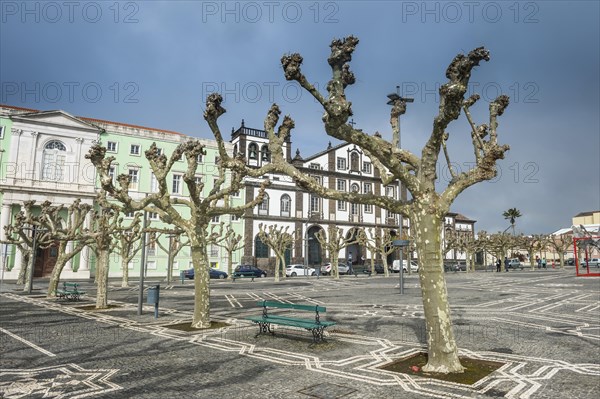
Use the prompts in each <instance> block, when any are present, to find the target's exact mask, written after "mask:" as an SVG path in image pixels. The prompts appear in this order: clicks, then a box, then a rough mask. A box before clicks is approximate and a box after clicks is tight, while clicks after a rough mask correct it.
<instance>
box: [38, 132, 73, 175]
mask: <svg viewBox="0 0 600 399" xmlns="http://www.w3.org/2000/svg"><path fill="white" fill-rule="evenodd" d="M66 152H67V147H65V145H64V144H63V143H62V142H60V141H58V140H52V141H49V142H48V143H47V144H46V146H45V147H44V154H43V157H42V180H53V181H62V179H63V170H64V167H65V158H66Z"/></svg>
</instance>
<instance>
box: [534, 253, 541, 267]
mask: <svg viewBox="0 0 600 399" xmlns="http://www.w3.org/2000/svg"><path fill="white" fill-rule="evenodd" d="M535 261H536V262H537V265H538V269H541V268H542V260H541V259H540V257H539V256H537V255H536V256H535Z"/></svg>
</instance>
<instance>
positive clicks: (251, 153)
mask: <svg viewBox="0 0 600 399" xmlns="http://www.w3.org/2000/svg"><path fill="white" fill-rule="evenodd" d="M257 156H258V146H257V145H256V143H250V145H249V146H248V159H256V158H257Z"/></svg>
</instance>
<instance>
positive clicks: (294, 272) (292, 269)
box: [285, 264, 317, 277]
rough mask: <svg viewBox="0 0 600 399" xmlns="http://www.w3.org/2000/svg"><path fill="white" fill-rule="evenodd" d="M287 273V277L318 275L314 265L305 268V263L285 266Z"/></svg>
mask: <svg viewBox="0 0 600 399" xmlns="http://www.w3.org/2000/svg"><path fill="white" fill-rule="evenodd" d="M285 275H286V276H287V277H296V276H316V275H317V271H316V270H315V269H313V268H312V267H308V268H305V267H304V265H300V264H297V265H289V266H287V267H286V268H285Z"/></svg>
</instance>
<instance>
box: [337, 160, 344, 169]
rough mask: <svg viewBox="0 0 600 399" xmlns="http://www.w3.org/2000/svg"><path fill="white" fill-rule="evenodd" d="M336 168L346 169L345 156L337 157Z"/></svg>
mask: <svg viewBox="0 0 600 399" xmlns="http://www.w3.org/2000/svg"><path fill="white" fill-rule="evenodd" d="M337 169H338V170H346V158H342V157H338V158H337Z"/></svg>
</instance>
